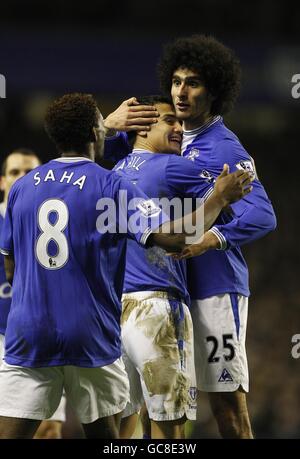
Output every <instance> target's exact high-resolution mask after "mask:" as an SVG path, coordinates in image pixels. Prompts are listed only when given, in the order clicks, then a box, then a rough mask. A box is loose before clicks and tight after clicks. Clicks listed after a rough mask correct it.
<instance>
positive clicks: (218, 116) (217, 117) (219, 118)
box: [183, 115, 222, 136]
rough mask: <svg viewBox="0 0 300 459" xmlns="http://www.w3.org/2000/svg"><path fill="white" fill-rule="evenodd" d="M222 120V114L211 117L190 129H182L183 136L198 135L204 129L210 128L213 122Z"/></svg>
mask: <svg viewBox="0 0 300 459" xmlns="http://www.w3.org/2000/svg"><path fill="white" fill-rule="evenodd" d="M220 120H222V116H220V115H216V116H214V117H213V119H212V120H210V121H206V123H204V124H202V126H200V127H198V128H196V129H192V130H191V131H183V134H184V135H185V136H192V135H198V134H200V133H202V132H204V131H206V130H207V129H208V128H210V127H211V126H212V125H213V124H215V123H217V122H218V121H220Z"/></svg>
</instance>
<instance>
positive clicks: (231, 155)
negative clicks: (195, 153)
mask: <svg viewBox="0 0 300 459" xmlns="http://www.w3.org/2000/svg"><path fill="white" fill-rule="evenodd" d="M211 160H212V166H213V167H212V172H213V173H214V175H215V176H217V175H219V174H220V173H221V171H222V168H223V164H224V163H227V164H229V167H230V172H234V171H235V170H237V169H243V170H248V171H249V172H250V173H251V175H252V176H253V178H254V181H253V182H252V186H253V190H252V191H251V193H249V194H248V195H247V196H245V197H244V198H243V199H241V200H240V201H238V202H236V203H234V204H232V205H231V208H232V210H233V219H232V220H231V221H230V222H229V223H227V224H224V225H215V226H213V227H212V228H211V229H210V231H212V232H213V233H214V234H215V235H216V236H217V237H218V239H219V241H220V247H221V249H223V250H225V249H230V248H232V247H236V246H240V245H243V244H247V243H249V242H252V241H255V240H256V239H259V238H261V237H263V236H264V235H266V234H267V233H269V232H270V231H272V230H274V229H275V228H276V216H275V213H274V209H273V206H272V204H271V201H270V199H269V198H268V196H267V193H266V191H265V189H264V187H263V185H262V184H261V182H260V181H259V179H258V177H257V174H256V169H255V164H254V161H253V159H252V158H251V156H249V154H248V153H247V152H246V150H245V149H244V148H243V147H242V145H241V144H240V143H238V142H235V141H232V140H230V139H228V140H224V141H222V142H219V143H218V144H217V146H216V148H215V149H214V151H213V156H212V158H211Z"/></svg>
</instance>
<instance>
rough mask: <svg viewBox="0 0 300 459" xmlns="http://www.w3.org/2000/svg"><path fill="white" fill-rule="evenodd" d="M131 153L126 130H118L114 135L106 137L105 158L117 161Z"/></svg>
mask: <svg viewBox="0 0 300 459" xmlns="http://www.w3.org/2000/svg"><path fill="white" fill-rule="evenodd" d="M129 153H131V147H130V145H129V144H128V140H127V134H126V132H117V134H116V135H115V136H113V137H106V138H105V143H104V159H109V160H111V161H114V162H117V161H119V160H120V159H123V158H125V156H127V155H129Z"/></svg>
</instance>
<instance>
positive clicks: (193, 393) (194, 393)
mask: <svg viewBox="0 0 300 459" xmlns="http://www.w3.org/2000/svg"><path fill="white" fill-rule="evenodd" d="M197 393H198V391H197V387H190V388H189V394H190V397H191V399H192V400H193V402H194V401H195V400H196V398H197Z"/></svg>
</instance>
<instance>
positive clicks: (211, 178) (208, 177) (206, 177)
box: [200, 169, 215, 183]
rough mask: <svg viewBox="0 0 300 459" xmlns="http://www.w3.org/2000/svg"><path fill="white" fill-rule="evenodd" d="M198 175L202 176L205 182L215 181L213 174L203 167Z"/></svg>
mask: <svg viewBox="0 0 300 459" xmlns="http://www.w3.org/2000/svg"><path fill="white" fill-rule="evenodd" d="M200 177H201V178H203V179H204V180H205V181H206V182H207V183H213V182H214V181H215V178H214V176H213V175H212V174H211V173H210V172H208V171H206V170H205V169H203V171H202V172H201V174H200Z"/></svg>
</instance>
